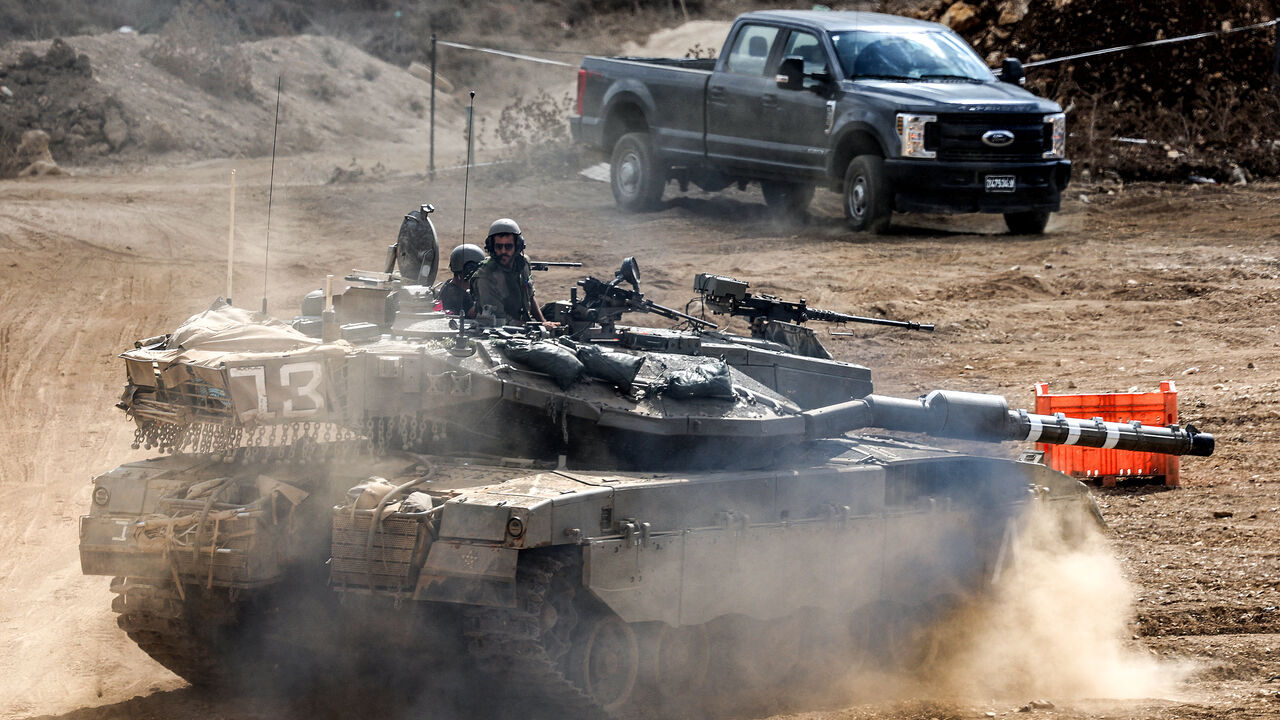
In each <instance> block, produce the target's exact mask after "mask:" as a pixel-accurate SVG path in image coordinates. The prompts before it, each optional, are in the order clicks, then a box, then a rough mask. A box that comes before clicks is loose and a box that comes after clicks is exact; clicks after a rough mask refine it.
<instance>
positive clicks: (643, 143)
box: [609, 132, 667, 212]
mask: <svg viewBox="0 0 1280 720" xmlns="http://www.w3.org/2000/svg"><path fill="white" fill-rule="evenodd" d="M666 184H667V182H666V173H665V171H664V169H663V168H660V167H658V163H657V160H656V158H655V157H654V152H653V144H652V143H651V142H650V140H649V133H642V132H637V133H627V134H626V135H623V136H622V137H621V138H618V142H617V144H616V145H614V146H613V157H612V159H611V161H610V163H609V186H610V188H611V189H612V190H613V199H614V201H615V202H617V203H618V207H620V208H622V209H623V210H629V211H631V212H644V211H646V210H654V209H656V208H657V207H658V203H659V202H661V200H662V190H663V188H665V187H666Z"/></svg>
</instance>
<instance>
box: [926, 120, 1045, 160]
mask: <svg viewBox="0 0 1280 720" xmlns="http://www.w3.org/2000/svg"><path fill="white" fill-rule="evenodd" d="M989 130H1008V131H1009V132H1012V133H1013V137H1014V140H1013V142H1012V143H1011V144H1009V145H1006V146H1005V147H999V148H996V147H991V146H989V145H987V144H985V143H983V142H982V135H983V133H986V132H987V131H989ZM1051 137H1052V129H1051V127H1050V126H1049V125H1046V124H1045V122H1044V116H1043V115H1038V114H1036V115H1028V114H999V115H979V114H974V115H939V116H938V122H936V123H930V124H929V126H928V127H927V128H926V129H925V147H928V148H930V149H936V150H937V153H938V159H940V160H1024V161H1025V160H1040V159H1043V157H1044V151H1045V150H1048V149H1049V147H1050V146H1049V143H1050V140H1051ZM931 141H932V142H931ZM930 145H932V147H930Z"/></svg>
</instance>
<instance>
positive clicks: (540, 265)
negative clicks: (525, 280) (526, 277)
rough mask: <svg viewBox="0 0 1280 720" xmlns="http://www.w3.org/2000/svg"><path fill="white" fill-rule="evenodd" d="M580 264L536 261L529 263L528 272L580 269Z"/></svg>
mask: <svg viewBox="0 0 1280 720" xmlns="http://www.w3.org/2000/svg"><path fill="white" fill-rule="evenodd" d="M580 267H582V263H576V262H538V261H536V260H530V261H529V269H530V270H540V271H543V270H550V269H551V268H580Z"/></svg>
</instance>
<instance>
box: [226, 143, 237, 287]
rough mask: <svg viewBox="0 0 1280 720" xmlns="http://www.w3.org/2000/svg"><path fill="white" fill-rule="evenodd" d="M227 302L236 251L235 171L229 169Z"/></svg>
mask: <svg viewBox="0 0 1280 720" xmlns="http://www.w3.org/2000/svg"><path fill="white" fill-rule="evenodd" d="M227 227H228V231H227V304H228V305H230V304H231V268H232V267H233V265H234V258H235V252H236V171H235V168H232V169H231V221H230V222H229V223H227Z"/></svg>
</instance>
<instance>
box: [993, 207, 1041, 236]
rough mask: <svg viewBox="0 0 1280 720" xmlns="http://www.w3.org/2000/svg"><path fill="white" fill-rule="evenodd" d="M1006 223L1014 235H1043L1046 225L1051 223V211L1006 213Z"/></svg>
mask: <svg viewBox="0 0 1280 720" xmlns="http://www.w3.org/2000/svg"><path fill="white" fill-rule="evenodd" d="M1004 224H1005V225H1006V226H1007V227H1008V228H1009V232H1010V233H1013V234H1014V235H1043V234H1044V228H1045V226H1046V225H1048V224H1049V211H1048V210H1028V211H1027V212H1016V213H1005V214H1004Z"/></svg>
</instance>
